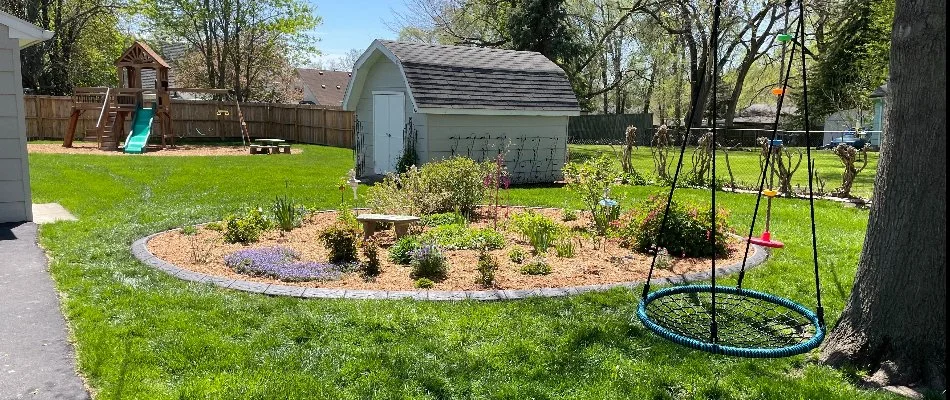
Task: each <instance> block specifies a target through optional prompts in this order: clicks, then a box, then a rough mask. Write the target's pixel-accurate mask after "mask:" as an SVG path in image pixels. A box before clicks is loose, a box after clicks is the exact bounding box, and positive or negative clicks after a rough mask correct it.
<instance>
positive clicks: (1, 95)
mask: <svg viewBox="0 0 950 400" xmlns="http://www.w3.org/2000/svg"><path fill="white" fill-rule="evenodd" d="M32 219H33V213H32V211H31V202H30V170H29V158H28V155H27V151H26V120H25V119H24V109H23V86H22V81H21V74H20V44H19V41H18V40H17V39H11V38H10V34H9V30H8V28H7V26H5V25H0V222H18V221H29V220H32Z"/></svg>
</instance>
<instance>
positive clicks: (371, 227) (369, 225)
mask: <svg viewBox="0 0 950 400" xmlns="http://www.w3.org/2000/svg"><path fill="white" fill-rule="evenodd" d="M356 220H357V221H360V223H362V224H363V237H364V238H368V237H370V236H373V234H374V233H376V228H377V224H379V223H390V224H393V229H395V230H396V238H401V237H403V236H405V235H406V232H407V231H408V230H409V225H412V224H414V223H416V222H419V217H414V216H412V215H388V214H360V215H357V216H356Z"/></svg>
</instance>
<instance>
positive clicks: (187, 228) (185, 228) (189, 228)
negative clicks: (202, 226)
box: [180, 225, 198, 236]
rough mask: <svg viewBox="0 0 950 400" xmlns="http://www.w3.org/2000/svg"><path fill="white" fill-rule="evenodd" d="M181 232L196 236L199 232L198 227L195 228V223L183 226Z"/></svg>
mask: <svg viewBox="0 0 950 400" xmlns="http://www.w3.org/2000/svg"><path fill="white" fill-rule="evenodd" d="M180 231H181V234H182V235H185V236H194V235H196V234H197V233H198V228H195V227H194V225H186V226H183V227H181V230H180Z"/></svg>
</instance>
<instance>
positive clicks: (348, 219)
mask: <svg viewBox="0 0 950 400" xmlns="http://www.w3.org/2000/svg"><path fill="white" fill-rule="evenodd" d="M336 220H337V222H339V223H341V224H343V226H346V227H347V228H349V229H352V230H354V231H359V230H360V229H362V227H363V226H362V224H360V221H357V220H356V214H355V213H353V210H352V209H350V208H349V207H346V206H340V208H339V209H337V212H336Z"/></svg>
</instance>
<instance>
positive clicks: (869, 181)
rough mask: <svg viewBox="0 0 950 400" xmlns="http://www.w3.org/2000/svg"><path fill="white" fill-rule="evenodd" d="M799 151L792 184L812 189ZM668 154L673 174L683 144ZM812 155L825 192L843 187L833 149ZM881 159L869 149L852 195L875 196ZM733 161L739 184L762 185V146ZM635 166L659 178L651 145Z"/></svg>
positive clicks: (574, 151) (723, 170)
mask: <svg viewBox="0 0 950 400" xmlns="http://www.w3.org/2000/svg"><path fill="white" fill-rule="evenodd" d="M622 150H623V146H613V148H611V146H607V145H571V146H570V158H571V160H572V161H583V160H586V159H589V158H591V157H596V156H598V155H600V154H607V155H610V156H612V157H619V156H615V154H617V155H619V154H620V152H621V151H622ZM798 150H801V152H802V161H801V165H800V166H799V167H798V170H797V171H796V172H795V174H794V175H793V178H792V186H793V187H795V186H796V185H800V189H801V190H803V191H804V190H807V189H808V164H807V162H806V160H805V155H804V152H805V149H804V148H798V147H796V148H792V151H798ZM692 154H693V147H687V148H686V155H685V156H684V157H683V173H688V172H689V171H691V170H692V168H693V163H692V158H691V157H692ZM796 154H797V153H796ZM668 157H669V162H670V176H672V175H673V171H674V169H675V168H676V161H677V159H678V158H679V147H676V148H673V149H672V150H671V151H670V155H669V156H668ZM716 157H717V158H716V160H717V162H716V175H718V176H719V177H720V178H721V179H723V181H724V182H725V183H729V172H728V169H727V166H726V159H725V157H723V155H722V153H721V152H720V153H719V154H718V155H717V156H716ZM812 157H814V158H815V169H816V170H818V176H819V177H820V178H821V180H822V181H824V184H825V187H824V191H825V192H826V193H831V192H833V191H834V190H835V189H837V188H839V187H840V186H841V174H842V173H843V172H844V166H843V165H842V164H841V161H840V160H839V159H838V156H836V155H834V153H832V152H831V150H814V149H812ZM615 159H617V160H618V161H616V163H617V164H618V165H619V164H620V161H619V158H615ZM877 159H878V153H877V152H868V165H867V167H866V168H865V169H864V170H863V171H861V172H860V173H859V174H858V176H857V178H855V180H854V186H853V187H852V189H851V194H852V195H854V196H857V197H861V198H865V199H867V198H870V197H871V193H872V192H873V191H874V174H875V172H876V171H877ZM797 160H798V156H797V155H795V156H794V158H793V160H792V162H793V164H792V165H793V166H794V163H796V162H798V161H797ZM729 162H730V164H731V165H732V173H733V175H734V177H735V180H736V186H738V187H741V188H758V185H759V179H760V174H761V171H762V167H761V166H760V164H759V150H758V149H744V150H740V149H736V150H732V151H729ZM860 166H861V164H860V163H858V167H860ZM633 167H634V168H636V170H637V171H638V172H640V173H641V174H643V175H644V176H645V177H646V178H647V179H655V178H654V176H655V174H656V173H655V171H656V169H655V167H654V166H653V156H652V154H651V153H650V148H649V147H645V146H641V147H639V148H635V149H634V151H633ZM777 187H778V182H777V181H776V188H777ZM820 189H821V187H820V183H819V182H817V181H816V182H815V190H816V191H819V190H820Z"/></svg>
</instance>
